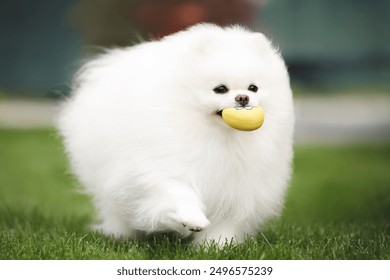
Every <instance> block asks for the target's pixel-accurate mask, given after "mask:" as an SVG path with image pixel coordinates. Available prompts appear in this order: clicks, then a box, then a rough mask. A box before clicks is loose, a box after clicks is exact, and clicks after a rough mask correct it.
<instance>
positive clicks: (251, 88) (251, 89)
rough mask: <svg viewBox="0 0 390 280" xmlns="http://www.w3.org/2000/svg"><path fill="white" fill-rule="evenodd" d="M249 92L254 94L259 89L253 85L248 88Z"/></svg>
mask: <svg viewBox="0 0 390 280" xmlns="http://www.w3.org/2000/svg"><path fill="white" fill-rule="evenodd" d="M248 90H249V91H253V92H257V91H258V90H259V88H258V87H257V86H256V85H254V84H252V85H250V86H249V87H248Z"/></svg>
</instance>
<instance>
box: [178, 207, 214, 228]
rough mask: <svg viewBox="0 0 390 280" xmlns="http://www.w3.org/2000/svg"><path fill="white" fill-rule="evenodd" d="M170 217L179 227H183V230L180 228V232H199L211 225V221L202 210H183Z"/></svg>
mask: <svg viewBox="0 0 390 280" xmlns="http://www.w3.org/2000/svg"><path fill="white" fill-rule="evenodd" d="M170 217H171V218H172V219H173V221H174V222H175V223H176V224H177V225H178V226H179V227H181V229H180V228H179V231H182V230H183V229H185V230H187V231H190V232H199V231H202V230H204V229H205V228H207V227H208V225H209V224H210V221H209V220H208V219H207V218H206V216H205V215H204V214H203V212H201V211H200V210H194V209H192V210H189V209H186V210H183V209H181V210H179V211H177V212H175V213H172V214H171V215H170Z"/></svg>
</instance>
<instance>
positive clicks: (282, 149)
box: [58, 24, 294, 244]
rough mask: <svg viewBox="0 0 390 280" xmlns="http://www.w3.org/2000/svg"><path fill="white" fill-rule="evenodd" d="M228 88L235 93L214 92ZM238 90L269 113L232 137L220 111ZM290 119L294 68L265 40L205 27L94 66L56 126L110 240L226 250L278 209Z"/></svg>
mask: <svg viewBox="0 0 390 280" xmlns="http://www.w3.org/2000/svg"><path fill="white" fill-rule="evenodd" d="M220 84H225V85H226V86H227V87H228V88H229V89H230V90H229V92H228V93H226V94H216V93H214V91H213V88H215V87H216V86H218V85H220ZM250 84H256V85H257V86H258V88H259V90H258V92H257V93H254V92H251V91H248V86H249V85H250ZM238 94H246V95H248V96H249V97H250V101H249V105H250V106H262V107H263V109H264V111H265V122H264V125H263V126H262V127H261V128H260V129H258V130H255V131H251V132H245V131H238V130H235V129H233V128H231V127H229V126H228V125H227V124H226V123H225V122H224V121H223V120H222V118H221V117H220V116H219V115H217V114H216V111H219V110H221V109H223V108H225V107H234V106H236V101H235V97H236V96H237V95H238ZM293 123H294V117H293V104H292V94H291V89H290V85H289V78H288V74H287V70H286V67H285V64H284V62H283V60H282V58H281V57H280V55H279V54H278V52H277V51H276V50H275V49H274V48H273V47H272V46H271V43H270V42H269V41H268V40H267V39H266V37H265V36H264V35H262V34H260V33H252V32H250V31H247V30H245V29H243V28H241V27H237V26H235V27H229V28H221V27H218V26H215V25H211V24H200V25H196V26H194V27H192V28H190V29H188V30H186V31H182V32H178V33H176V34H173V35H171V36H168V37H165V38H164V39H162V40H159V41H154V42H146V43H142V44H140V45H138V46H135V47H129V48H123V49H113V50H110V51H108V52H107V53H105V54H104V55H101V56H99V57H97V58H96V59H94V60H92V61H90V62H88V63H87V64H86V65H85V66H84V67H83V68H82V69H81V70H80V71H79V73H78V74H77V75H76V80H75V83H74V86H73V95H72V97H71V99H70V100H69V102H67V103H66V104H65V105H64V109H63V111H62V114H61V116H60V118H59V121H58V126H59V130H60V132H61V134H62V136H63V138H64V143H65V147H66V149H67V152H68V154H69V158H70V162H71V166H72V168H73V171H74V173H75V174H76V175H77V177H78V178H79V179H80V181H81V182H82V184H83V185H85V187H86V190H87V191H88V193H89V194H90V195H91V196H92V197H93V199H94V202H95V205H96V208H97V210H98V213H99V218H100V222H101V223H100V225H99V229H100V230H101V231H102V232H104V233H105V234H107V235H114V236H115V237H130V238H136V237H137V236H139V234H144V233H151V232H157V231H176V232H179V233H180V234H182V235H184V236H188V235H189V234H193V235H194V241H195V242H203V241H212V240H213V241H215V242H217V243H219V244H224V243H225V242H226V241H229V242H230V241H232V240H233V241H235V242H242V241H243V240H244V239H245V238H246V237H247V236H252V235H254V234H256V232H258V230H259V229H260V226H261V225H262V224H263V223H264V222H265V221H266V220H267V219H269V218H271V217H273V216H275V215H277V214H278V213H279V212H280V211H281V208H282V206H283V198H284V194H285V190H286V187H287V183H288V180H289V178H290V173H291V159H292V155H293V152H292V134H293Z"/></svg>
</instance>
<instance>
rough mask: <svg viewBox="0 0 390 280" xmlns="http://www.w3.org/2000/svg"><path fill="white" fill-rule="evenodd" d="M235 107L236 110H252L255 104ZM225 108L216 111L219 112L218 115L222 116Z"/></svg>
mask: <svg viewBox="0 0 390 280" xmlns="http://www.w3.org/2000/svg"><path fill="white" fill-rule="evenodd" d="M234 109H236V110H244V109H245V110H252V109H253V106H245V107H243V106H238V107H234ZM223 110H224V109H221V110H218V111H216V112H215V114H217V115H218V116H220V117H222V111H223Z"/></svg>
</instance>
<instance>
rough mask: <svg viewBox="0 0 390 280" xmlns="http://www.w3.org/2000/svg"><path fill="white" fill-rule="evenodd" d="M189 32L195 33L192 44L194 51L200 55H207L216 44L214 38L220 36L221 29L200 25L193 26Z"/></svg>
mask: <svg viewBox="0 0 390 280" xmlns="http://www.w3.org/2000/svg"><path fill="white" fill-rule="evenodd" d="M189 30H191V31H195V32H196V34H197V36H195V37H194V41H193V42H192V43H193V44H194V46H195V48H194V49H195V50H196V51H197V52H198V53H200V54H207V53H208V52H209V50H211V49H213V46H214V45H215V42H216V38H215V37H216V36H218V34H220V33H219V32H220V31H221V30H222V28H221V27H220V26H218V25H215V24H210V23H201V24H197V25H194V26H193V27H191V28H189ZM216 31H217V32H216Z"/></svg>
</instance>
